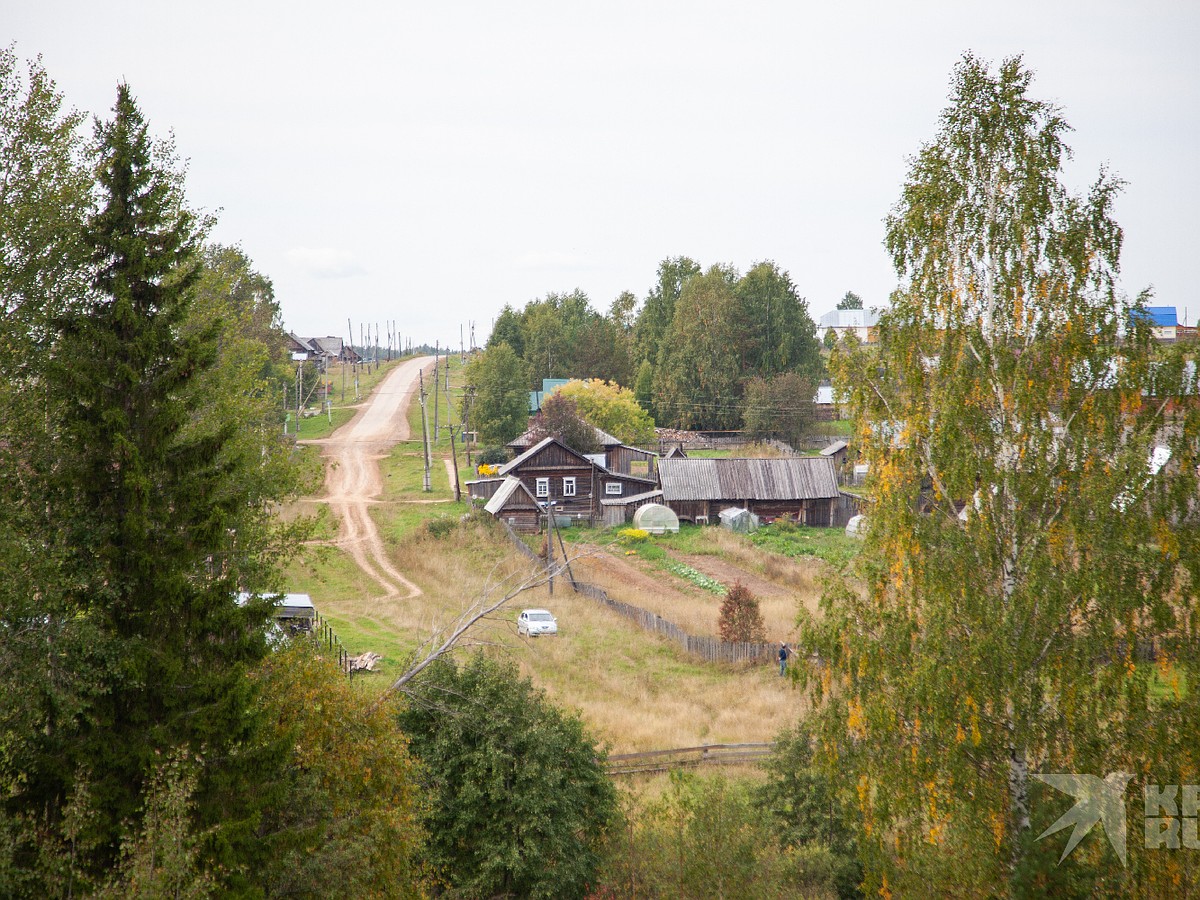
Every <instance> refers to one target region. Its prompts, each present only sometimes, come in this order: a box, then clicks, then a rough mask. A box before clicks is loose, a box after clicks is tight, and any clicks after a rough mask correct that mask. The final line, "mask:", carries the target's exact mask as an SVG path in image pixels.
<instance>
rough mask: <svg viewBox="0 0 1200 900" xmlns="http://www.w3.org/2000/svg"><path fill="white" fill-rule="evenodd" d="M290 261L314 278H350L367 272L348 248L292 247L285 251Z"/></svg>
mask: <svg viewBox="0 0 1200 900" xmlns="http://www.w3.org/2000/svg"><path fill="white" fill-rule="evenodd" d="M287 258H288V261H289V262H290V263H292V264H293V265H295V266H296V267H297V268H299V269H301V270H302V271H304V272H305V273H307V274H309V275H311V276H312V277H314V278H350V277H352V276H354V275H365V274H367V269H366V267H365V266H364V265H363V264H362V263H360V262H359V261H358V260H357V259H355V258H354V254H353V253H350V252H349V251H348V250H338V249H336V248H334V247H293V248H291V249H290V250H288V251H287Z"/></svg>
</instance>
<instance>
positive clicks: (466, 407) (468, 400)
mask: <svg viewBox="0 0 1200 900" xmlns="http://www.w3.org/2000/svg"><path fill="white" fill-rule="evenodd" d="M474 400H475V389H474V388H471V390H470V391H468V392H467V396H465V397H464V398H463V412H464V413H465V415H464V416H463V419H462V427H463V447H465V448H466V450H467V468H468V469H474V468H475V466H474V464H472V462H471V444H472V443H473V441H468V440H467V436H466V431H467V429H468V427H469V425H468V424H467V423H468V422H470V421H471V404H472V403H473V402H474Z"/></svg>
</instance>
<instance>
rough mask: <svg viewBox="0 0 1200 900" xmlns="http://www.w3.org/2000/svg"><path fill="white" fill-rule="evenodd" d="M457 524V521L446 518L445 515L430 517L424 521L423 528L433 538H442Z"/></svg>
mask: <svg viewBox="0 0 1200 900" xmlns="http://www.w3.org/2000/svg"><path fill="white" fill-rule="evenodd" d="M457 525H458V523H457V522H456V521H454V520H453V519H448V518H446V517H445V516H441V517H439V518H436V519H430V520H429V521H428V522H426V523H425V530H426V531H428V532H429V533H430V535H432V536H433V537H435V538H444V537H445V536H446V535H448V534H449V533H450V532H452V531H453V530H454V529H455V527H456V526H457Z"/></svg>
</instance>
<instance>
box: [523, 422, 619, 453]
mask: <svg viewBox="0 0 1200 900" xmlns="http://www.w3.org/2000/svg"><path fill="white" fill-rule="evenodd" d="M592 429H593V430H594V431H595V432H596V441H597V443H599V444H600V446H601V447H604V448H605V449H607V448H609V447H620V446H622V445H621V442H620V441H619V440H618V439H617V438H615V437H613V436H612V435H611V434H609V433H608V432H607V431H601V430H600V429H599V428H596V426H595V425H593V426H592ZM533 444H534V440H533V429H529V430H527V431H525V432H524V433H522V434H519V435H517V436H516V437H515V438H513V439H512V440H511V441H509V442H508V443H507V444H505V446H506V447H509V448H510V449H512V450H521V449H522V448H525V447H531V446H533Z"/></svg>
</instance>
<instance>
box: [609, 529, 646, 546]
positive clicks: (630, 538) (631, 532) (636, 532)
mask: <svg viewBox="0 0 1200 900" xmlns="http://www.w3.org/2000/svg"><path fill="white" fill-rule="evenodd" d="M617 536H618V537H619V538H620V539H621V543H622V544H643V543H645V542H646V541H648V540H650V532H648V531H644V530H643V529H641V528H622V529H621V530H620V531H618V532H617Z"/></svg>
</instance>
